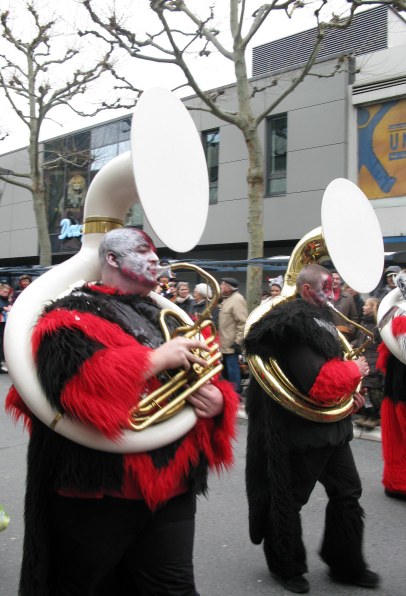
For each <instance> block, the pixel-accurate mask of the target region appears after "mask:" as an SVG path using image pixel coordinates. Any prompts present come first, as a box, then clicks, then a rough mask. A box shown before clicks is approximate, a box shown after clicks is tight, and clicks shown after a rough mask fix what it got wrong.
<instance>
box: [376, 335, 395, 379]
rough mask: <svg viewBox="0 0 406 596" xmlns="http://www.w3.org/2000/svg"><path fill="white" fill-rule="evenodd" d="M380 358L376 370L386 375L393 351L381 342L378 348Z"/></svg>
mask: <svg viewBox="0 0 406 596" xmlns="http://www.w3.org/2000/svg"><path fill="white" fill-rule="evenodd" d="M376 351H377V353H378V358H377V360H376V368H377V369H378V370H380V371H381V372H382V373H383V374H384V375H385V374H386V367H387V366H388V359H389V356H390V355H391V351H390V350H389V348H388V346H387V345H386V344H384V343H383V342H381V343H380V344H379V346H378V347H377V350H376Z"/></svg>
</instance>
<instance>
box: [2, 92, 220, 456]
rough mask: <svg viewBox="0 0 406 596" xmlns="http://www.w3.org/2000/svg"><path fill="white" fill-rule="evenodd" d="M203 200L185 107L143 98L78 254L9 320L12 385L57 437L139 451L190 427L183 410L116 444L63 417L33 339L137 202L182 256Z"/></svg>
mask: <svg viewBox="0 0 406 596" xmlns="http://www.w3.org/2000/svg"><path fill="white" fill-rule="evenodd" d="M208 197H209V185H208V176H207V165H206V160H205V156H204V152H203V148H202V143H201V140H200V137H199V134H198V132H197V129H196V127H195V125H194V122H193V120H192V118H191V117H190V115H189V113H188V112H187V110H186V108H185V106H184V105H183V103H182V102H181V101H180V100H179V99H177V98H176V97H175V96H174V95H173V94H172V93H170V92H169V91H167V90H166V89H163V88H159V87H156V88H152V89H150V90H148V91H146V92H144V93H143V94H142V96H141V98H140V99H139V101H138V103H137V106H136V108H135V110H134V114H133V124H132V129H131V151H128V152H127V153H123V154H122V155H119V156H118V157H116V158H114V159H113V160H112V161H110V162H109V163H108V164H107V165H106V166H104V167H103V168H102V169H101V170H100V172H99V173H98V174H97V175H96V176H95V178H94V180H93V181H92V183H91V185H90V187H89V191H88V193H87V196H86V202H85V207H84V226H83V242H82V248H81V250H80V251H79V252H78V253H77V254H76V255H74V256H73V257H72V258H70V259H69V260H67V261H65V262H64V263H62V264H61V265H58V266H56V267H54V268H52V269H51V270H49V271H48V272H47V273H45V274H44V275H42V276H41V277H40V278H38V279H37V280H35V281H34V282H33V283H32V284H30V285H29V286H28V287H27V288H26V289H25V290H24V292H22V293H21V295H20V296H19V298H18V299H17V301H16V303H15V304H14V305H13V308H12V310H11V312H10V315H9V317H8V321H7V326H6V332H5V338H4V348H5V355H6V362H7V366H8V370H9V373H10V375H11V378H12V380H13V383H14V385H15V387H16V389H17V391H18V392H19V394H20V395H21V397H22V399H23V400H24V402H25V403H26V405H27V406H28V408H29V409H30V410H31V411H32V412H33V414H34V415H35V416H36V417H37V418H39V419H40V420H41V421H42V422H43V423H44V424H46V425H47V426H49V427H51V428H53V429H54V430H55V432H57V433H60V434H61V435H63V436H64V437H66V438H68V439H70V440H72V441H74V442H76V443H79V444H81V445H84V446H86V447H90V448H93V449H98V450H101V451H108V452H116V453H138V452H143V451H148V450H151V449H157V448H159V447H161V446H163V445H166V444H168V443H170V442H172V441H175V440H177V439H178V438H180V437H181V436H183V435H184V434H186V433H187V432H188V431H189V430H191V429H192V428H193V426H194V424H195V423H196V416H195V414H194V411H193V409H192V408H191V407H189V406H187V405H186V406H185V407H184V408H183V409H182V410H181V411H180V412H179V413H177V414H176V416H173V417H172V418H170V419H168V420H164V421H163V422H160V423H159V424H158V425H156V426H151V427H149V428H147V429H145V430H143V431H142V432H134V431H132V430H124V431H123V433H122V437H121V439H120V440H118V441H117V442H115V441H111V440H108V439H107V438H106V437H104V435H102V434H101V433H100V432H98V431H97V430H96V429H92V428H89V427H87V426H85V425H83V424H82V423H80V422H77V421H74V420H72V419H70V418H68V417H67V416H62V417H60V415H59V414H58V412H56V411H55V410H54V409H53V408H52V407H51V405H50V404H49V402H48V401H47V399H46V397H45V395H44V393H43V391H42V389H41V386H40V384H39V381H38V377H37V370H36V366H35V362H34V358H33V354H32V346H31V336H32V331H33V328H34V326H35V323H36V321H37V319H38V317H39V315H40V314H41V312H42V309H43V307H44V306H45V305H46V304H47V303H49V302H50V301H51V300H54V299H56V298H57V297H58V296H60V295H61V294H63V293H65V292H66V291H67V289H68V288H70V287H74V286H77V285H80V284H82V283H83V282H85V281H87V282H90V281H95V280H98V279H99V278H100V270H99V264H98V248H99V244H100V240H101V238H102V237H103V234H104V233H106V232H107V231H109V230H111V229H113V228H117V227H122V226H123V224H124V220H125V217H126V214H127V212H128V210H129V208H130V207H131V206H132V205H133V204H134V203H136V202H141V204H142V206H143V209H144V212H145V214H146V217H147V218H148V221H149V223H150V225H151V227H152V228H153V230H154V232H155V233H156V235H157V236H158V238H159V239H160V240H161V241H162V243H163V244H164V245H166V246H167V247H169V248H170V249H172V250H173V251H176V252H180V253H183V252H187V251H189V250H191V249H192V248H193V247H194V246H195V245H196V244H197V243H198V241H199V240H200V237H201V235H202V233H203V230H204V228H205V225H206V220H207V213H208ZM151 295H152V297H153V299H154V300H155V301H156V302H157V303H158V305H159V306H160V307H161V308H163V309H165V308H168V307H169V308H170V309H171V310H175V311H177V312H178V314H179V317H180V318H181V319H182V320H183V321H184V323H185V324H186V325H191V324H192V321H191V320H190V318H189V317H188V316H187V315H186V314H185V313H184V311H183V310H181V309H180V308H178V307H177V306H176V305H174V304H173V303H172V302H170V301H169V300H166V299H165V298H163V297H161V296H159V295H158V294H155V293H153V292H152V293H151ZM129 365H130V363H129ZM56 420H57V423H56Z"/></svg>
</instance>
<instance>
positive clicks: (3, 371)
mask: <svg viewBox="0 0 406 596" xmlns="http://www.w3.org/2000/svg"><path fill="white" fill-rule="evenodd" d="M0 375H8V369H6V368H5V367H3V366H0Z"/></svg>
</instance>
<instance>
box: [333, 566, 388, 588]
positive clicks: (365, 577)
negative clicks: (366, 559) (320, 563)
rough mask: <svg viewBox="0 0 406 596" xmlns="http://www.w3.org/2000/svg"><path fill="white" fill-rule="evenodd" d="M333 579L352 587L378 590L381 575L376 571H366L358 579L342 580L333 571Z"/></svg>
mask: <svg viewBox="0 0 406 596" xmlns="http://www.w3.org/2000/svg"><path fill="white" fill-rule="evenodd" d="M329 575H330V577H331V579H332V580H333V581H335V582H337V583H339V584H347V585H350V586H359V587H360V588H371V589H373V588H377V587H378V585H379V581H380V578H379V575H378V574H377V573H375V571H371V570H370V569H365V571H364V573H363V574H362V575H360V576H359V577H357V578H353V579H348V578H345V579H344V578H341V577H340V576H338V575H336V574H335V573H333V572H332V571H330V573H329Z"/></svg>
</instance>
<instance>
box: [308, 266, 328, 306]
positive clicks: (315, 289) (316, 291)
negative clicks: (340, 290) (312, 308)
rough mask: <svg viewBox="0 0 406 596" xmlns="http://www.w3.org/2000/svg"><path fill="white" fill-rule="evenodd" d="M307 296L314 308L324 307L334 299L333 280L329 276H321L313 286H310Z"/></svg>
mask: <svg viewBox="0 0 406 596" xmlns="http://www.w3.org/2000/svg"><path fill="white" fill-rule="evenodd" d="M309 294H310V296H311V298H312V301H313V304H315V305H316V306H326V304H327V302H328V301H329V300H332V299H333V297H334V294H333V280H332V278H331V275H328V274H327V273H326V274H323V275H322V276H321V277H320V279H319V280H318V281H317V283H316V284H315V285H314V286H311V289H310V290H309Z"/></svg>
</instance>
